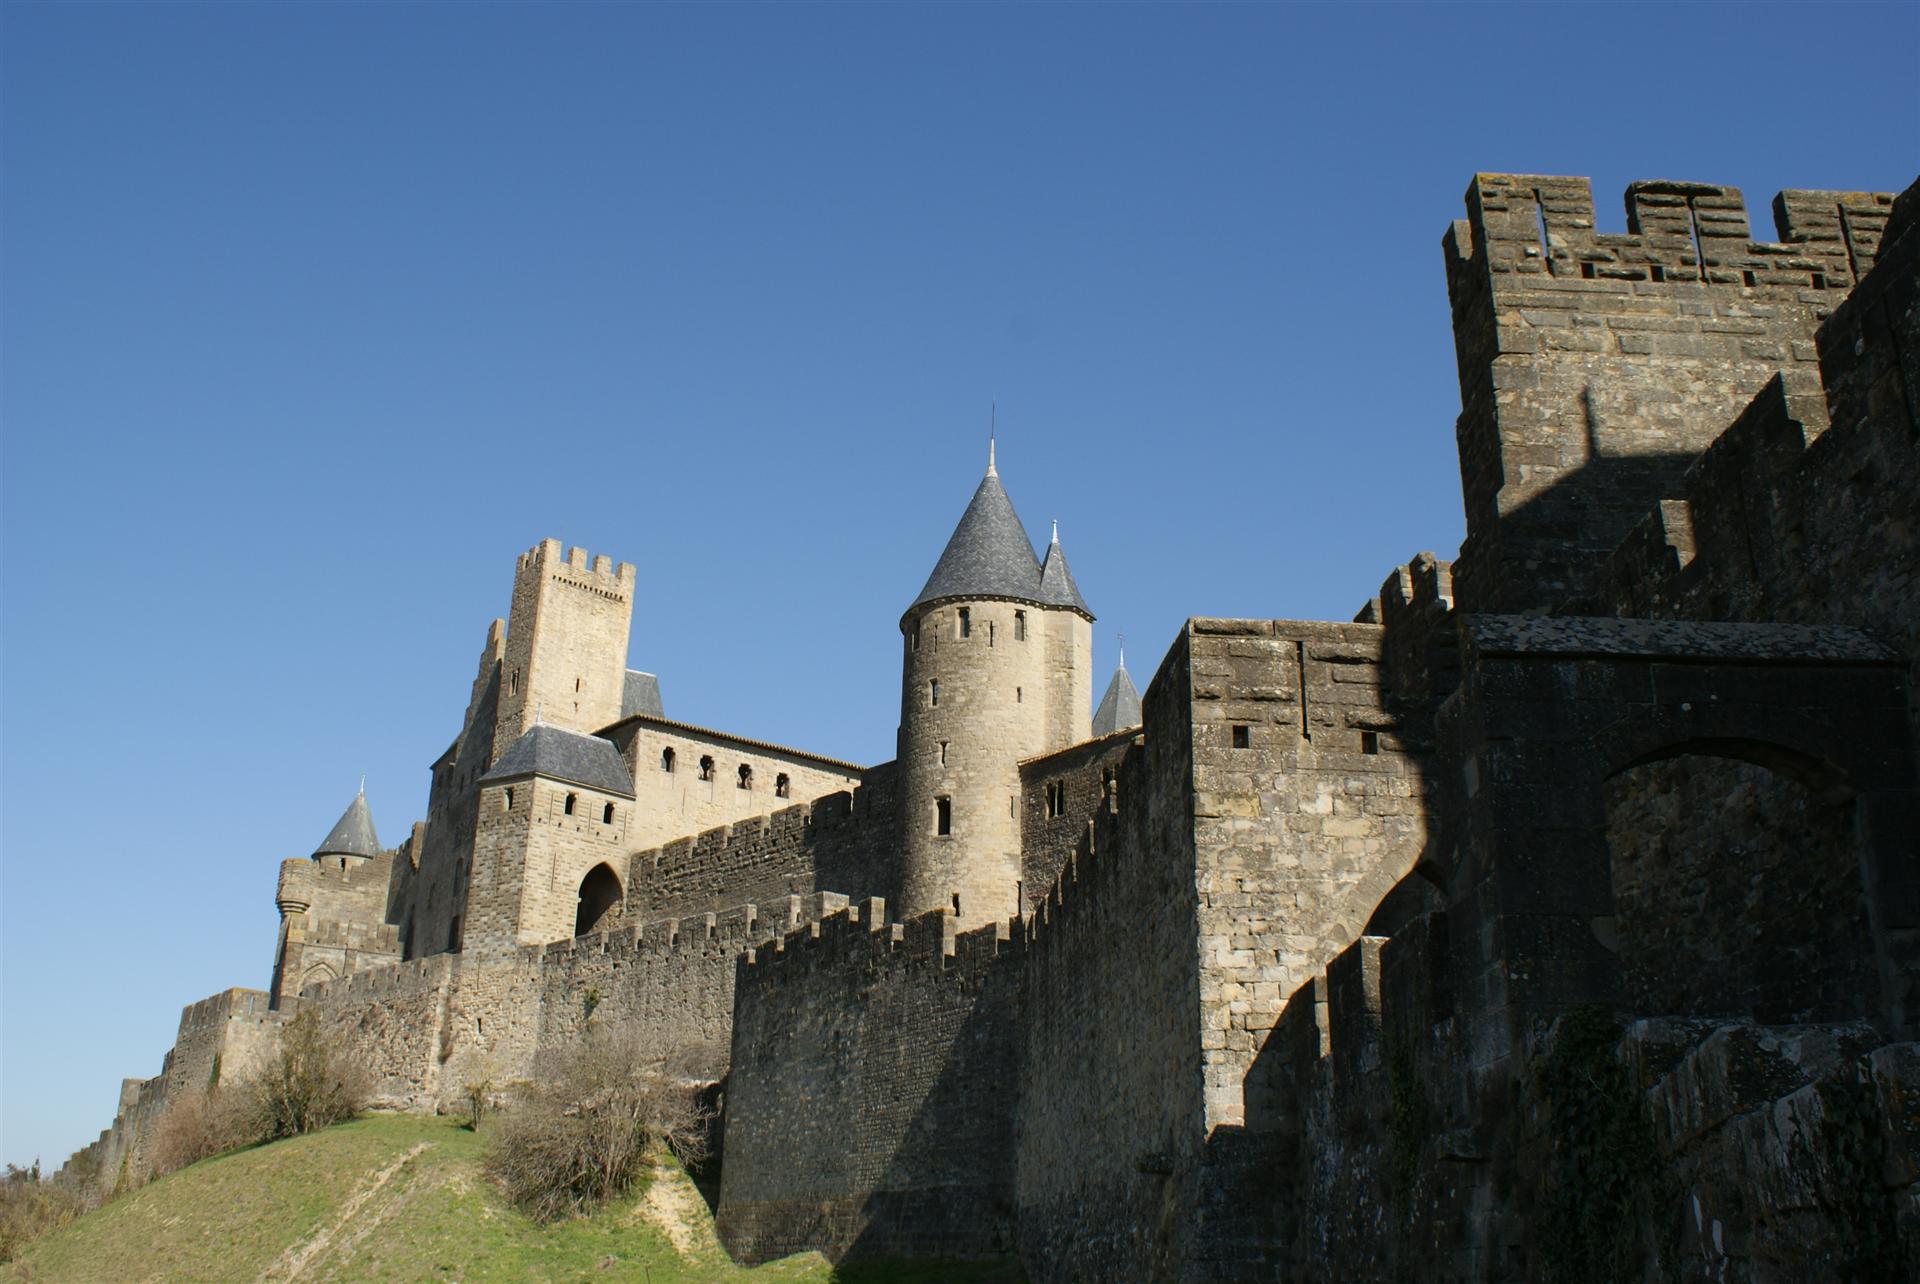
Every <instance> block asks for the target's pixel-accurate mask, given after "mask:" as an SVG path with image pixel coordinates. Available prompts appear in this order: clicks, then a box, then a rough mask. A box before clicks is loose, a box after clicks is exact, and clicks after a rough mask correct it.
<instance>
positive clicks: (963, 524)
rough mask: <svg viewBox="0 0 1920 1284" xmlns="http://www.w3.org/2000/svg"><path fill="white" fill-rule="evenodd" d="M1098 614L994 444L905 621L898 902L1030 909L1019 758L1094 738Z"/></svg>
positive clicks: (958, 909)
mask: <svg viewBox="0 0 1920 1284" xmlns="http://www.w3.org/2000/svg"><path fill="white" fill-rule="evenodd" d="M1092 621H1093V612H1091V611H1089V610H1088V609H1087V603H1086V600H1085V599H1084V598H1082V597H1081V596H1080V590H1079V588H1078V586H1076V585H1075V584H1074V582H1073V572H1071V571H1069V570H1068V569H1067V559H1066V556H1065V554H1063V553H1062V552H1061V551H1060V540H1059V532H1058V530H1057V529H1056V530H1055V533H1054V538H1053V541H1052V542H1051V543H1050V544H1049V545H1048V547H1047V556H1046V562H1045V565H1042V563H1041V560H1040V559H1039V558H1038V557H1036V556H1034V551H1033V541H1032V540H1030V539H1028V538H1027V532H1026V528H1025V527H1024V526H1023V525H1021V522H1020V517H1019V514H1017V513H1015V512H1014V510H1013V503H1012V501H1011V500H1009V499H1008V498H1007V492H1006V491H1005V489H1003V488H1002V487H1001V485H1000V470H999V468H998V466H997V461H996V460H995V458H994V445H993V444H992V443H989V446H988V457H987V474H986V476H985V477H983V478H982V479H981V481H980V485H979V488H978V489H976V490H975V491H974V493H973V500H972V502H970V503H969V504H968V505H967V511H966V512H965V513H964V514H962V515H961V518H960V524H959V525H958V526H956V527H954V530H953V537H952V538H951V539H949V540H948V541H947V546H946V549H945V550H944V551H943V552H942V553H941V554H940V560H939V561H938V562H937V563H935V565H934V568H933V574H932V575H930V576H928V577H927V582H926V586H925V587H924V588H922V589H921V590H920V595H919V596H918V597H916V598H914V600H913V604H912V605H911V606H909V607H908V608H907V610H906V612H905V614H904V615H902V617H901V620H900V630H901V633H902V634H903V635H904V636H903V638H902V642H903V643H904V650H905V655H904V660H905V664H904V671H903V673H902V681H901V685H900V697H901V698H900V736H899V760H900V764H901V785H900V799H901V816H902V820H901V841H900V861H901V865H900V883H899V887H900V893H899V909H900V912H901V914H902V915H903V916H906V917H911V916H913V915H916V914H923V913H926V912H927V911H928V910H935V909H941V910H945V911H947V912H948V913H950V914H953V915H955V916H956V917H957V918H958V919H959V920H960V926H961V927H963V928H968V927H974V926H978V925H979V924H982V923H990V922H995V921H1000V920H1004V919H1006V918H1008V917H1009V916H1011V915H1013V914H1017V913H1021V912H1022V910H1023V907H1022V904H1021V892H1020V888H1021V864H1020V850H1021V811H1020V792H1021V787H1022V786H1021V780H1020V762H1021V761H1022V760H1023V759H1026V758H1031V757H1034V756H1035V755H1038V754H1043V753H1051V752H1053V751H1054V750H1056V749H1064V748H1065V747H1067V746H1068V745H1073V744H1079V743H1080V742H1082V741H1084V740H1085V739H1086V738H1087V726H1088V715H1089V711H1090V709H1091V707H1092V700H1091V698H1090V697H1091V696H1092V685H1093V683H1092V672H1091V670H1092V660H1093V637H1092V632H1093V629H1092Z"/></svg>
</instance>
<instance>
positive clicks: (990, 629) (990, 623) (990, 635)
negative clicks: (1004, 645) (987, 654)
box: [987, 620, 993, 646]
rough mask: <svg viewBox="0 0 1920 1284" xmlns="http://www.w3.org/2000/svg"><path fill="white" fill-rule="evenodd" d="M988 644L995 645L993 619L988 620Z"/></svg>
mask: <svg viewBox="0 0 1920 1284" xmlns="http://www.w3.org/2000/svg"><path fill="white" fill-rule="evenodd" d="M987 645H988V646H992V645H993V621H992V620H988V621H987Z"/></svg>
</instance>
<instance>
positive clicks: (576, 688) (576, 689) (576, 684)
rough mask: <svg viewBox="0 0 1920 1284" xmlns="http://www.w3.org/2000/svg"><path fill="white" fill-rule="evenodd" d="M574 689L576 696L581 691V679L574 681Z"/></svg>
mask: <svg viewBox="0 0 1920 1284" xmlns="http://www.w3.org/2000/svg"><path fill="white" fill-rule="evenodd" d="M573 689H574V692H575V693H576V694H577V693H578V692H579V690H580V679H578V678H575V679H574V680H573Z"/></svg>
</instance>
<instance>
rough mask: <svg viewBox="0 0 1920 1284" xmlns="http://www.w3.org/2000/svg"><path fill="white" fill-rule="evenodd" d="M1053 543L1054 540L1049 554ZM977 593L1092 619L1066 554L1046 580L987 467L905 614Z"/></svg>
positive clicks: (1010, 504)
mask: <svg viewBox="0 0 1920 1284" xmlns="http://www.w3.org/2000/svg"><path fill="white" fill-rule="evenodd" d="M1057 548H1058V545H1057V544H1056V545H1054V546H1053V547H1052V548H1050V549H1049V550H1048V552H1049V554H1052V553H1053V552H1054V551H1056V550H1057ZM1049 593H1051V594H1052V595H1051V596H1049ZM981 597H997V598H1012V599H1014V600H1015V601H1020V602H1032V603H1033V604H1034V605H1035V606H1064V607H1068V608H1070V609H1072V610H1075V611H1079V612H1081V613H1082V614H1084V615H1086V616H1087V618H1089V619H1091V618H1093V612H1091V611H1089V610H1087V604H1086V602H1085V601H1084V600H1082V598H1081V597H1080V590H1079V589H1078V588H1076V587H1074V584H1073V576H1072V574H1071V573H1070V572H1068V570H1067V564H1066V559H1065V558H1064V557H1061V558H1060V559H1059V568H1058V570H1057V571H1056V572H1055V574H1054V576H1053V578H1052V579H1051V580H1050V581H1049V580H1047V579H1046V576H1045V573H1044V572H1043V571H1042V569H1041V566H1040V560H1039V559H1038V558H1036V557H1035V556H1034V555H1033V541H1032V540H1030V539H1028V538H1027V528H1026V527H1025V526H1023V525H1021V524H1020V515H1019V514H1018V513H1016V512H1014V511H1013V501H1012V500H1010V499H1008V498H1007V492H1006V488H1005V487H1003V486H1001V485H1000V475H999V474H998V473H997V472H995V471H994V470H993V469H992V467H991V466H989V468H988V470H987V475H986V476H985V477H983V478H981V479H980V487H979V489H977V490H975V491H974V492H973V499H972V501H971V502H969V503H968V504H967V511H966V512H964V513H962V514H961V515H960V524H959V525H957V526H955V527H954V528H953V535H952V536H951V537H950V538H949V539H948V540H947V547H946V549H945V550H944V551H943V552H942V553H941V554H940V560H939V561H938V562H936V563H934V567H933V574H931V575H929V576H928V577H927V583H926V586H925V587H924V588H922V589H921V590H920V595H919V596H918V597H916V598H914V599H913V602H912V603H911V604H910V605H909V606H908V607H907V610H906V614H911V613H912V612H913V611H915V610H916V609H918V608H919V607H922V606H925V605H926V604H928V603H929V602H939V601H945V600H948V599H951V598H981Z"/></svg>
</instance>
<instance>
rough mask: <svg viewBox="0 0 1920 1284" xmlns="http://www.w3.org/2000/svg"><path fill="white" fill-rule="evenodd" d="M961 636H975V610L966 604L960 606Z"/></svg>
mask: <svg viewBox="0 0 1920 1284" xmlns="http://www.w3.org/2000/svg"><path fill="white" fill-rule="evenodd" d="M960 636H961V637H963V638H970V637H972V636H973V612H972V611H970V610H968V609H967V608H966V607H964V606H963V607H961V608H960Z"/></svg>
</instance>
